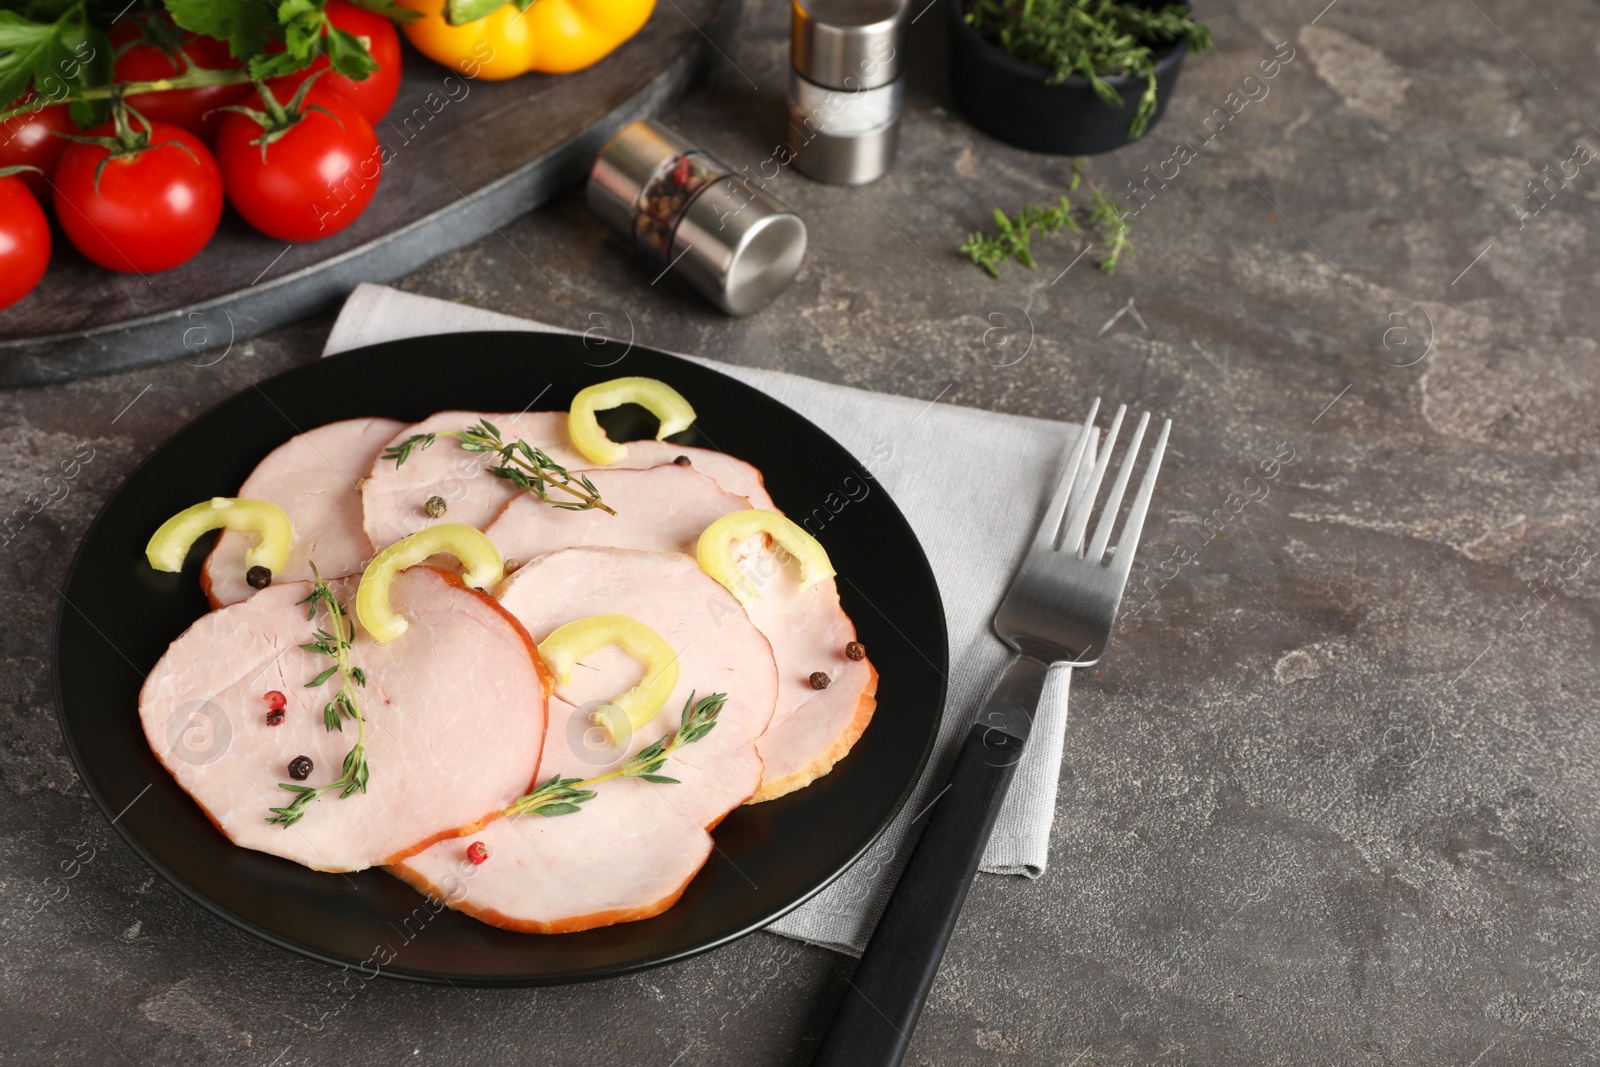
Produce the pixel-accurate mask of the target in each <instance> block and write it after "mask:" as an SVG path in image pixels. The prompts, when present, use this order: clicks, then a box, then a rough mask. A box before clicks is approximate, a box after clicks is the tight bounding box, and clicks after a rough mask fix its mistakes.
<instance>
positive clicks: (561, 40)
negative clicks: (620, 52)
mask: <svg viewBox="0 0 1600 1067" xmlns="http://www.w3.org/2000/svg"><path fill="white" fill-rule="evenodd" d="M398 2H399V3H400V5H401V6H402V7H408V8H410V9H411V10H413V11H416V12H418V13H419V14H420V15H421V16H422V17H421V18H418V19H413V20H412V21H411V22H409V23H406V24H405V25H404V27H403V28H404V30H405V34H406V36H407V37H409V38H410V39H411V43H412V44H413V45H415V46H416V47H417V51H419V52H421V53H422V54H423V55H425V56H427V57H428V58H429V59H432V60H433V61H434V62H436V63H442V64H444V65H445V66H447V67H452V68H454V69H455V70H459V71H460V72H461V73H463V74H465V75H466V76H467V77H469V78H482V79H484V80H485V81H504V80H505V79H507V78H515V77H516V76H517V75H519V74H526V73H528V72H529V71H542V72H544V73H546V74H567V73H570V72H571V71H575V70H582V69H583V68H584V67H588V66H592V65H593V64H595V63H598V62H599V61H600V60H602V59H604V58H605V57H606V56H608V55H610V54H611V52H612V50H614V49H615V48H616V47H617V46H618V45H620V44H622V42H624V41H626V40H627V39H628V38H630V37H632V36H633V35H634V34H636V33H638V32H639V29H640V28H641V27H642V26H644V24H645V22H646V21H648V20H649V18H650V12H651V11H653V10H654V9H655V0H534V3H533V4H532V6H530V7H529V8H528V9H527V10H525V11H523V10H519V9H518V8H517V5H516V4H514V3H507V4H505V5H503V6H501V7H498V8H496V9H495V10H493V11H491V12H490V13H489V14H487V15H485V16H484V17H483V18H481V19H478V20H477V21H475V22H468V23H465V24H463V25H460V26H452V25H450V23H449V22H448V21H446V19H445V4H446V0H398Z"/></svg>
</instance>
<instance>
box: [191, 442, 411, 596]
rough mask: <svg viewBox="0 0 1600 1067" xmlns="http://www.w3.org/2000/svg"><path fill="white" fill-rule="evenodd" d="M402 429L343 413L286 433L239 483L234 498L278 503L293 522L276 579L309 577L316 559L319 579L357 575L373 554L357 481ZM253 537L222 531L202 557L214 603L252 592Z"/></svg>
mask: <svg viewBox="0 0 1600 1067" xmlns="http://www.w3.org/2000/svg"><path fill="white" fill-rule="evenodd" d="M404 428H405V423H403V422H396V421H395V420H394V419H347V420H345V421H343V422H332V423H329V424H328V425H326V426H319V427H317V428H316V429H315V430H309V431H307V432H306V433H303V434H298V435H297V436H295V437H291V438H290V439H289V440H288V441H286V442H284V443H283V444H281V445H279V446H278V447H277V448H275V449H273V450H272V451H271V452H270V453H268V454H267V458H265V459H263V460H262V461H261V462H260V463H259V464H257V465H256V469H255V470H253V471H251V472H250V477H248V478H246V479H245V481H244V484H243V485H242V486H240V487H239V494H238V495H239V496H241V497H245V498H247V499H250V500H266V501H270V502H271V503H273V504H276V505H278V506H279V507H280V508H282V509H283V510H284V511H285V512H287V513H288V515H289V520H290V521H291V522H293V523H294V542H293V544H292V545H291V546H290V549H289V562H288V565H287V566H286V567H284V568H283V571H282V573H280V574H275V575H273V580H274V581H279V582H299V581H306V580H309V579H310V578H311V564H312V563H313V562H314V563H316V565H317V568H318V569H319V570H320V571H321V572H322V576H323V577H324V578H340V577H343V576H344V575H347V574H358V573H360V571H361V568H362V567H363V566H365V565H366V561H367V560H369V559H371V558H372V555H373V548H372V542H371V541H370V540H368V538H367V535H366V532H365V531H364V530H363V529H362V527H361V519H362V512H361V490H360V489H359V488H357V485H358V483H359V482H360V480H361V479H362V478H364V477H366V476H367V473H368V472H369V471H371V469H372V464H373V462H374V461H375V460H376V459H377V458H378V453H379V452H380V451H381V450H382V449H383V446H384V445H386V444H388V442H389V439H390V438H392V437H393V436H394V435H395V434H396V433H398V432H399V431H400V430H402V429H404ZM250 543H251V538H250V537H249V536H248V535H245V534H238V533H234V532H232V531H230V530H224V531H223V532H222V534H221V535H220V536H219V537H218V538H217V543H216V546H215V547H214V548H213V549H212V550H211V554H210V555H208V556H207V557H206V561H205V565H204V567H203V568H202V570H201V572H200V584H201V586H202V587H203V588H204V589H205V591H206V595H207V596H209V597H210V598H211V605H212V606H213V607H221V606H222V605H224V604H233V603H236V602H238V601H240V600H244V599H245V598H246V597H249V596H250V595H251V594H253V593H254V592H255V590H254V589H252V588H250V586H249V585H248V584H246V582H245V580H244V576H245V566H244V553H245V549H246V548H247V547H248V546H249V545H250Z"/></svg>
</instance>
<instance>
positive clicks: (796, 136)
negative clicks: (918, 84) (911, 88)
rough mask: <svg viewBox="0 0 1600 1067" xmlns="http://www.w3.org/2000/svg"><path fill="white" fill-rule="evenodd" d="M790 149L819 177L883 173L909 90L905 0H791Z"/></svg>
mask: <svg viewBox="0 0 1600 1067" xmlns="http://www.w3.org/2000/svg"><path fill="white" fill-rule="evenodd" d="M792 3H793V20H792V30H791V34H792V35H791V37H790V42H789V57H790V60H791V64H792V65H791V67H790V70H789V150H790V151H791V152H792V153H793V154H794V165H795V167H796V168H797V169H798V170H800V172H801V173H803V174H806V175H809V176H810V177H813V178H816V179H818V180H819V181H825V182H838V183H845V182H851V183H855V184H858V185H859V184H864V183H866V182H871V181H877V180H878V179H879V178H881V177H883V176H884V175H885V174H887V173H888V171H889V167H890V165H891V164H893V162H894V150H895V143H896V141H897V140H898V139H899V133H900V111H901V108H902V106H903V103H904V98H905V78H904V77H903V76H902V75H903V73H904V70H905V40H904V37H905V21H906V20H905V13H906V0H792Z"/></svg>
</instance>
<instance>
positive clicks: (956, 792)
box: [811, 399, 1172, 1067]
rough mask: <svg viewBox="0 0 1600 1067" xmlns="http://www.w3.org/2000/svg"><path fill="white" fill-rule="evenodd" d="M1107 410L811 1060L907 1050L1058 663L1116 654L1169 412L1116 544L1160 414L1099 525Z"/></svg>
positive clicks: (1088, 431)
mask: <svg viewBox="0 0 1600 1067" xmlns="http://www.w3.org/2000/svg"><path fill="white" fill-rule="evenodd" d="M1099 410H1100V401H1099V400H1098V399H1096V400H1095V402H1094V404H1093V405H1091V406H1090V408H1089V414H1088V417H1087V418H1085V419H1084V422H1083V430H1082V432H1081V433H1079V434H1078V436H1077V439H1076V440H1075V441H1074V442H1073V443H1072V445H1071V447H1070V450H1069V451H1068V453H1067V458H1066V462H1065V463H1064V464H1063V466H1062V470H1061V473H1060V475H1059V480H1058V482H1057V485H1056V490H1055V493H1054V494H1053V495H1052V496H1051V499H1050V504H1049V506H1048V507H1047V508H1046V509H1045V514H1044V519H1043V521H1042V522H1041V523H1040V524H1039V529H1038V531H1037V532H1036V533H1035V534H1034V537H1033V542H1032V544H1031V545H1030V546H1029V548H1028V554H1027V556H1026V557H1025V558H1024V560H1023V562H1022V566H1021V567H1020V568H1019V569H1018V571H1017V575H1016V577H1015V578H1013V579H1012V580H1011V587H1010V588H1009V589H1008V590H1007V591H1006V595H1005V599H1004V600H1003V601H1001V604H1000V609H999V610H998V611H997V612H995V617H994V629H995V633H997V634H998V635H999V636H1000V638H1001V640H1003V641H1005V643H1006V644H1007V645H1008V646H1009V647H1010V648H1011V650H1012V656H1011V660H1010V662H1009V663H1008V664H1007V666H1006V669H1005V673H1004V674H1003V675H1002V676H1001V677H1000V680H999V682H998V683H997V684H996V685H995V687H994V688H993V689H992V690H991V691H990V693H989V695H988V697H987V698H986V699H985V700H984V702H983V704H982V705H981V706H980V708H979V710H978V714H977V716H976V718H975V720H974V721H973V724H972V727H971V728H970V729H969V730H968V732H967V736H966V738H965V739H964V740H963V742H962V745H961V749H960V752H959V753H958V754H957V756H956V762H955V767H954V769H953V770H952V771H951V772H950V783H949V784H948V785H947V786H945V788H944V791H943V792H942V793H941V794H940V795H939V797H938V798H936V804H935V807H934V808H933V814H932V816H931V817H930V818H929V820H928V825H927V828H926V829H925V830H924V831H923V833H922V837H921V839H920V840H919V841H918V842H917V846H916V850H915V851H914V852H913V853H912V854H911V860H910V862H909V863H908V864H907V865H906V868H905V871H904V872H903V873H902V874H901V875H900V881H899V883H898V884H897V885H896V886H895V890H894V895H893V896H891V897H890V898H889V906H888V909H887V910H886V911H885V912H884V914H883V918H882V919H880V920H879V922H878V927H877V929H876V930H875V931H874V933H873V935H872V940H871V941H870V942H869V943H868V944H867V951H866V953H865V954H864V955H863V956H862V957H861V963H860V965H859V966H858V967H857V968H856V973H855V976H854V978H853V979H852V981H851V982H850V988H849V990H848V991H847V992H846V993H845V998H844V1001H843V1003H842V1004H840V1006H839V1010H838V1013H837V1014H836V1015H835V1016H834V1019H833V1024H832V1025H831V1026H830V1027H829V1029H828V1033H827V1035H826V1036H825V1037H824V1038H823V1040H822V1045H821V1046H820V1047H819V1048H818V1050H817V1053H816V1056H815V1057H814V1058H813V1059H812V1061H811V1062H812V1067H897V1065H898V1064H899V1063H900V1062H901V1060H902V1059H903V1058H904V1056H905V1053H906V1048H907V1047H908V1046H909V1045H910V1043H911V1034H912V1031H913V1030H915V1029H916V1025H917V1018H918V1016H920V1015H921V1014H922V1005H923V1003H924V1001H926V1000H927V997H928V990H929V988H930V987H931V986H932V985H933V979H934V976H935V975H936V974H937V973H938V971H939V961H940V960H941V959H942V958H943V957H944V950H945V946H946V945H948V944H949V942H950V934H951V931H952V930H953V929H954V928H955V923H956V917H957V916H958V915H959V914H960V913H961V905H962V904H963V903H965V901H966V899H967V890H968V889H969V888H971V886H972V879H973V876H974V875H976V874H977V870H978V862H979V860H980V859H981V858H982V856H983V850H984V846H985V845H986V844H987V843H988V841H989V833H990V831H991V830H993V829H994V823H995V819H996V818H997V817H998V816H999V814H1000V807H1001V805H1002V804H1003V803H1004V802H1005V798H1006V792H1007V790H1008V789H1009V788H1010V786H1011V779H1012V777H1013V775H1014V774H1015V773H1016V766H1017V761H1018V760H1019V759H1021V757H1022V752H1023V749H1024V748H1025V747H1026V744H1027V740H1028V733H1029V731H1030V729H1031V727H1032V723H1033V713H1034V709H1035V708H1036V707H1037V706H1038V703H1039V695H1040V693H1041V692H1042V690H1043V689H1044V681H1045V675H1046V674H1047V673H1048V672H1049V669H1050V665H1051V664H1052V663H1069V664H1071V665H1073V666H1075V667H1085V666H1089V665H1090V664H1093V663H1097V662H1099V660H1100V657H1101V655H1102V654H1103V653H1104V652H1105V648H1106V642H1107V641H1108V640H1109V639H1110V637H1111V628H1112V626H1113V625H1114V624H1115V622H1116V617H1117V606H1118V605H1119V604H1120V603H1121V602H1122V591H1123V588H1124V587H1125V586H1126V585H1127V582H1128V572H1129V570H1130V569H1131V568H1132V566H1133V556H1134V553H1135V551H1137V549H1138V547H1139V533H1140V531H1141V530H1143V528H1144V518H1145V513H1146V512H1147V511H1148V510H1149V507H1150V496H1151V494H1152V493H1153V492H1154V491H1155V487H1156V476H1157V475H1158V474H1159V473H1160V471H1161V457H1162V456H1163V455H1164V454H1165V453H1166V450H1167V435H1168V433H1169V432H1170V431H1171V429H1172V420H1170V419H1164V420H1162V424H1161V432H1160V434H1159V436H1158V437H1157V439H1156V443H1155V447H1154V448H1153V449H1151V451H1150V458H1149V461H1148V462H1147V463H1146V465H1145V471H1144V478H1143V479H1142V480H1141V481H1140V482H1139V490H1138V492H1137V493H1136V494H1134V498H1133V503H1132V504H1131V505H1130V506H1129V508H1128V514H1127V518H1126V520H1125V521H1124V522H1123V524H1122V533H1121V536H1119V537H1118V538H1117V542H1116V544H1115V546H1112V544H1111V534H1112V532H1113V530H1114V529H1115V527H1116V525H1117V517H1118V514H1119V513H1120V512H1121V510H1122V497H1123V493H1124V492H1125V491H1126V489H1127V487H1128V481H1129V479H1130V478H1131V476H1132V474H1133V471H1134V467H1135V464H1136V461H1137V460H1138V457H1139V449H1140V446H1141V445H1142V444H1143V443H1144V436H1145V429H1146V428H1147V426H1148V425H1149V423H1150V414H1149V412H1145V413H1143V414H1141V415H1140V416H1139V422H1138V425H1137V426H1136V427H1135V428H1134V431H1133V437H1132V439H1131V440H1130V441H1129V443H1128V447H1127V449H1126V451H1125V453H1124V455H1123V459H1122V463H1121V465H1120V466H1119V467H1118V469H1117V475H1116V478H1115V479H1114V480H1113V481H1112V483H1111V489H1110V491H1109V492H1108V493H1107V494H1106V498H1105V502H1104V504H1103V506H1102V507H1101V508H1100V509H1099V515H1100V518H1099V521H1098V522H1097V523H1096V524H1095V526H1094V532H1093V533H1092V534H1090V533H1089V520H1090V519H1091V518H1092V517H1093V515H1094V512H1095V510H1096V509H1095V501H1096V499H1097V498H1098V497H1099V494H1100V486H1101V484H1102V482H1103V481H1104V480H1105V474H1106V470H1107V469H1108V467H1109V466H1110V464H1111V457H1112V454H1113V452H1114V451H1115V450H1116V443H1117V437H1118V435H1119V434H1120V432H1121V430H1122V423H1123V418H1124V416H1125V415H1126V414H1127V405H1125V404H1122V405H1118V407H1117V412H1116V415H1115V416H1113V418H1112V420H1111V427H1110V429H1108V430H1107V431H1106V435H1105V440H1104V441H1103V442H1102V444H1101V446H1100V448H1099V449H1098V450H1097V451H1098V456H1097V457H1096V458H1095V460H1094V461H1093V463H1094V465H1093V467H1092V468H1091V469H1090V470H1089V471H1088V474H1087V477H1086V478H1085V477H1083V473H1084V472H1083V467H1084V464H1085V462H1086V459H1085V457H1087V456H1088V455H1089V451H1088V448H1089V439H1090V437H1091V436H1092V435H1093V431H1094V420H1095V415H1096V414H1098V413H1099Z"/></svg>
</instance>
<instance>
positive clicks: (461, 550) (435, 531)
mask: <svg viewBox="0 0 1600 1067" xmlns="http://www.w3.org/2000/svg"><path fill="white" fill-rule="evenodd" d="M441 552H444V553H448V554H449V555H452V556H454V557H456V559H458V560H460V561H461V562H462V563H463V564H464V565H465V566H466V568H467V573H466V574H465V575H464V576H463V580H464V581H465V582H466V583H467V584H468V585H469V586H471V587H472V588H474V589H492V588H494V587H495V586H497V585H499V584H500V580H501V579H502V578H504V577H505V565H504V564H503V562H502V561H501V559H500V550H499V549H497V548H495V547H494V542H492V541H490V540H489V539H488V538H487V537H485V536H484V535H483V532H482V531H481V530H478V529H476V528H475V527H472V526H468V525H467V524H466V523H463V522H441V523H439V524H438V525H437V526H430V527H428V528H427V529H426V530H423V531H421V532H420V533H414V534H412V535H411V536H410V537H404V538H401V539H400V540H398V541H396V542H395V543H394V544H392V545H390V546H389V547H388V548H386V549H384V550H383V551H382V552H379V553H378V554H377V555H376V556H374V557H373V559H372V562H371V563H369V564H367V569H366V570H365V571H363V572H362V573H361V585H360V587H359V588H357V589H356V618H358V619H360V620H361V625H362V626H363V627H364V628H365V629H366V631H367V633H368V634H369V635H371V637H372V639H373V640H374V641H377V642H378V643H379V644H380V645H386V644H388V643H389V642H390V641H393V640H394V639H395V638H397V637H399V636H400V635H401V634H403V633H405V632H406V630H407V629H409V628H410V626H411V624H410V623H409V622H407V621H406V620H405V619H404V618H403V617H402V616H400V615H398V614H396V613H395V611H394V609H393V608H391V607H390V606H389V588H390V586H392V585H394V579H395V576H396V575H398V574H399V573H400V572H401V571H403V570H405V569H406V568H407V567H414V566H416V565H417V564H418V563H421V562H422V561H423V560H425V559H427V558H428V557H429V556H433V555H437V554H439V553H441Z"/></svg>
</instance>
